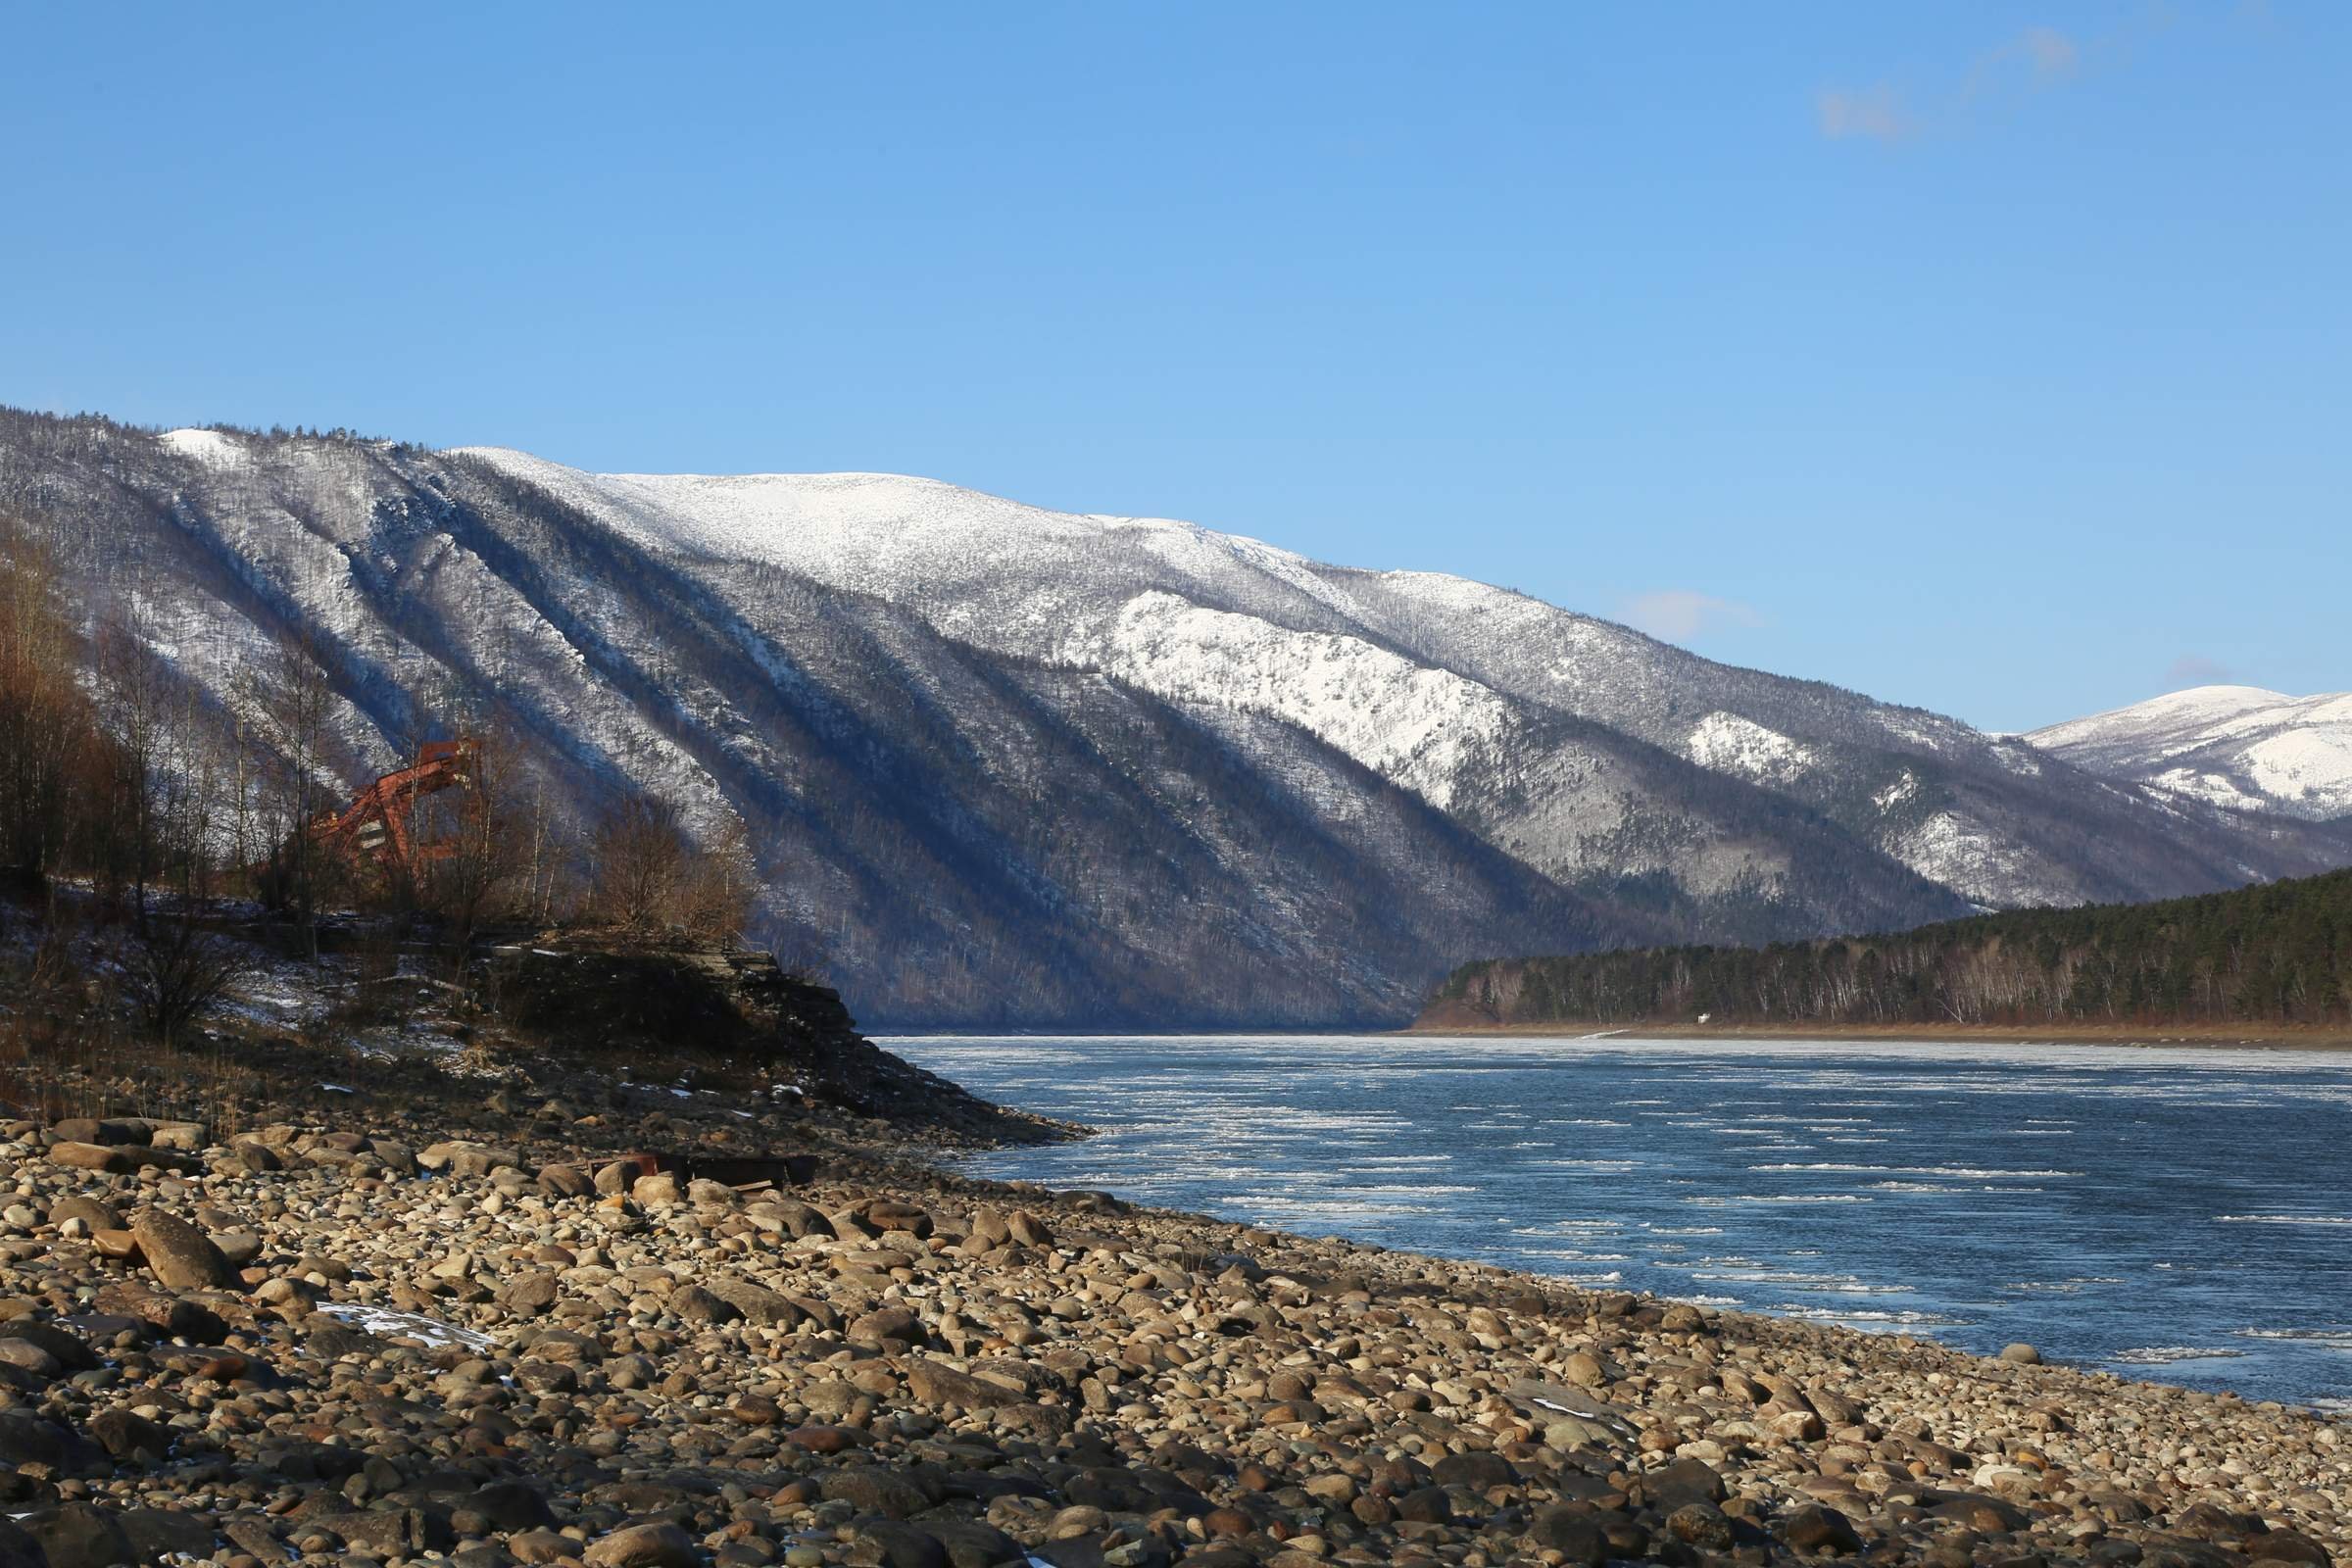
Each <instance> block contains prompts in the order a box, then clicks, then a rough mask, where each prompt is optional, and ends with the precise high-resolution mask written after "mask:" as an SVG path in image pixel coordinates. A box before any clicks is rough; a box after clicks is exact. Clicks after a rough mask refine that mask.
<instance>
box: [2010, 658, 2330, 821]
mask: <svg viewBox="0 0 2352 1568" xmlns="http://www.w3.org/2000/svg"><path fill="white" fill-rule="evenodd" d="M2026 739H2027V740H2028V741H2030V742H2031V743H2033V744H2034V746H2036V747H2038V748H2040V749H2041V750H2042V751H2045V752H2047V753H2049V754H2050V755H2051V756H2053V757H2058V758H2061V759H2063V760H2066V761H2068V762H2070V763H2072V764H2074V765H2075V766H2077V767H2080V768H2082V769H2083V770H2085V771H2087V772H2091V773H2097V774H2100V775H2102V776H2105V777H2108V778H2115V779H2123V780H2129V781H2131V782H2132V783H2136V784H2146V785H2152V786H2154V787H2156V788H2158V789H2161V790H2165V791H2168V792H2170V793H2172V794H2175V795H2180V796H2185V797H2187V798H2189V799H2192V800H2197V801H2203V802H2207V803H2210V804H2212V805H2215V806H2224V807H2233V808H2237V809H2244V810H2254V811H2275V812H2278V813H2279V814H2280V815H2283V816H2288V817H2296V818H2301V819H2304V820H2307V821H2327V820H2329V819H2332V818H2339V817H2344V816H2347V815H2352V692H2335V693H2330V694H2327V695H2324V696H2319V697H2289V696H2286V695H2284V694H2283V693H2280V692H2273V691H2264V690H2263V689H2261V688H2260V687H2256V686H2198V687H2192V688H2191V689H2189V690H2187V691H2180V692H2174V693H2172V694H2171V695H2169V696H2165V697H2156V698H2151V699H2149V700H2148V701H2147V702H2144V703H2135V704H2133V705H2132V706H2131V707H2130V708H2119V709H2116V710H2115V711H2112V712H2106V713H2094V714H2092V715H2090V716H2089V717H2087V718H2077V719H2069V720H2067V721H2066V722H2064V723H2061V724H2052V725H2050V726H2049V727H2047V728H2046V729H2038V730H2035V731H2034V733H2032V734H2031V735H2028V736H2027V737H2026Z"/></svg>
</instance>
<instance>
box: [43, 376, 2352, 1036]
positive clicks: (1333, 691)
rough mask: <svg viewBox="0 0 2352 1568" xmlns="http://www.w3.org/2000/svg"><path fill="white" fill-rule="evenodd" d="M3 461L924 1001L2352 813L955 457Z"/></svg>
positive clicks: (198, 684)
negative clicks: (1112, 508) (2193, 785)
mask: <svg viewBox="0 0 2352 1568" xmlns="http://www.w3.org/2000/svg"><path fill="white" fill-rule="evenodd" d="M845 497H846V498H847V499H846V500H845V499H844V498H845ZM910 498H911V499H910ZM0 507H8V508H10V509H12V510H15V511H18V512H20V513H23V514H25V515H26V516H27V517H28V518H29V519H30V520H32V521H33V522H35V523H36V524H37V525H38V526H40V527H42V528H43V529H45V530H46V531H47V532H48V533H49V535H50V536H51V537H52V538H53V539H55V540H58V541H60V542H61V545H62V553H63V555H64V556H65V557H66V558H67V560H68V562H69V565H70V567H71V570H72V573H73V586H74V591H75V593H76V595H77V596H78V602H80V603H82V604H84V605H86V606H87V607H89V610H90V613H92V614H93V615H96V614H98V613H101V611H102V609H104V607H110V606H111V607H114V610H112V611H108V612H107V613H118V612H119V613H130V614H132V615H133V618H135V619H136V621H137V622H138V624H139V626H140V635H141V636H142V637H143V638H144V639H145V640H146V641H148V642H149V643H150V644H151V645H152V646H155V647H157V648H159V649H161V648H170V649H172V653H173V660H174V667H175V668H176V669H178V670H179V671H180V672H181V673H182V674H183V675H184V677H185V678H186V680H187V681H188V683H189V685H190V687H191V688H192V689H193V690H196V691H198V692H200V693H202V694H204V695H205V697H206V700H208V701H213V702H217V703H225V702H226V701H227V699H228V695H229V693H230V691H231V688H232V687H233V683H234V680H235V679H236V675H237V671H238V670H239V669H240V667H242V666H243V665H245V664H246V663H249V662H251V661H253V660H256V659H261V658H265V657H268V656H269V655H270V652H271V650H272V649H273V648H274V647H275V646H276V645H277V644H278V643H280V642H281V641H282V640H283V639H284V638H285V637H286V636H287V635H288V634H290V633H296V632H301V633H307V634H309V635H311V636H313V637H314V638H315V640H316V641H317V643H318V645H319V648H320V649H321V660H322V662H325V663H327V664H329V665H331V666H332V667H331V670H330V673H331V675H332V678H333V682H334V685H335V689H336V692H337V694H338V703H339V707H338V709H337V735H338V742H339V749H338V757H337V762H336V767H337V771H338V773H339V775H340V776H341V777H342V778H343V779H344V780H345V781H346V782H351V781H356V780H357V779H358V778H360V777H362V776H364V775H366V774H367V773H368V772H370V771H372V770H373V769H374V768H376V767H378V766H380V765H383V764H384V763H386V762H388V761H389V760H391V759H392V758H393V757H395V756H396V755H397V754H398V753H399V750H400V743H402V742H403V741H405V739H406V738H407V737H408V736H410V735H412V734H414V733H416V732H417V730H418V729H419V727H420V726H424V725H429V724H430V723H432V722H434V721H435V720H436V719H438V720H441V721H444V722H446V720H447V717H448V715H449V713H450V712H451V711H454V707H462V706H464V705H465V704H473V705H477V706H487V707H488V708H490V709H493V710H495V711H497V712H498V713H499V714H501V715H502V716H504V717H505V718H507V719H509V720H511V721H512V722H513V723H514V724H515V727H516V728H517V730H518V731H519V732H520V733H521V734H522V735H524V736H525V737H526V739H527V741H528V743H529V745H530V747H531V748H532V749H533V754H534V756H536V757H538V758H539V759H540V760H542V762H543V764H544V767H545V770H546V771H547V772H548V773H549V774H550V775H551V777H553V776H556V775H559V774H560V775H562V783H561V787H562V788H564V789H568V790H570V791H572V792H573V793H574V794H576V795H578V796H580V797H582V798H587V797H591V796H593V795H594V794H596V793H597V792H598V791H602V790H609V789H612V788H616V787H620V786H621V785H623V784H627V785H630V786H634V787H643V788H650V789H655V790H658V791H659V792H661V793H663V794H665V795H668V796H671V797H672V798H674V799H676V800H677V801H678V803H679V805H680V807H681V809H682V811H683V813H684V815H685V817H686V819H687V820H688V821H689V822H690V823H691V824H693V825H695V826H696V827H697V828H698V829H700V830H704V831H718V830H721V829H723V828H726V827H728V826H730V825H734V826H739V827H741V828H742V829H743V830H744V831H745V832H746V833H747V834H748V835H749V836H750V837H751V838H752V839H753V841H754V842H755V843H756V845H757V846H758V848H759V854H760V862H761V873H762V876H763V878H764V880H765V894H764V898H763V918H764V920H765V923H766V924H765V930H766V931H767V932H768V933H769V934H770V935H772V936H774V937H775V938H776V939H777V940H779V941H780V942H782V943H783V944H785V945H787V946H791V947H793V948H795V949H796V950H799V951H805V952H809V953H811V954H814V955H816V956H817V957H818V960H819V961H821V963H822V964H823V966H825V967H826V968H827V969H828V971H829V972H830V973H831V974H832V975H833V977H834V978H835V979H836V980H838V981H839V982H840V983H841V984H842V987H843V989H844V991H845V994H847V995H848V996H849V997H850V999H851V1001H852V1004H853V1005H854V1006H855V1007H856V1008H857V1009H858V1012H859V1013H860V1015H861V1016H864V1017H867V1018H869V1019H872V1020H878V1021H879V1022H881V1023H885V1024H892V1025H899V1026H923V1027H929V1026H962V1025H967V1024H968V1025H973V1026H982V1025H987V1026H1040V1027H1066V1026H1075V1025H1104V1026H1108V1025H1113V1024H1115V1025H1117V1026H1120V1027H1136V1026H1139V1025H1150V1024H1168V1025H1175V1024H1183V1025H1187V1026H1203V1027H1208V1026H1215V1027H1222V1026H1238V1025H1243V1024H1252V1025H1254V1024H1262V1023H1281V1024H1285V1025H1295V1026H1305V1025H1314V1024H1333V1025H1339V1024H1363V1023H1373V1022H1392V1021H1400V1020H1401V1019H1402V1018H1403V1017H1407V1016H1409V1015H1410V1013H1411V1011H1412V1009H1413V1007H1414V1006H1415V1005H1417V1003H1418V1001H1419V998H1420V995H1421V994H1422V992H1423V990H1424V989H1425V988H1426V986H1427V985H1428V984H1430V983H1431V982H1433V981H1434V980H1435V979H1436V978H1437V977H1438V975H1440V974H1442V973H1443V972H1444V971H1445V970H1446V969H1447V968H1448V967H1450V966H1451V965H1452V964H1453V963H1455V962H1458V961H1461V960H1463V959H1466V958H1468V957H1472V956H1477V955H1478V954H1479V953H1481V952H1494V951H1498V950H1506V949H1510V948H1518V949H1520V950H1522V951H1524V950H1525V947H1526V946H1528V945H1529V944H1528V943H1526V942H1525V941H1523V940H1517V939H1525V938H1528V937H1541V938H1542V940H1543V941H1544V943H1545V944H1557V945H1558V946H1561V947H1563V948H1590V947H1594V946H1606V945H1611V944H1615V943H1621V942H1646V941H1657V940H1662V939H1667V938H1676V937H1679V938H1698V939H1704V940H1732V941H1748V940H1764V939H1769V938H1771V937H1775V936H1790V935H1803V934H1814V933H1819V932H1824V931H1829V930H1836V929H1845V928H1850V927H1852V926H1854V925H1855V924H1857V923H1859V924H1884V925H1894V924H1905V923H1915V922H1917V921H1918V920H1922V919H1933V918H1938V917H1943V916H1948V915H1955V914H1959V913H1963V912H1965V911H1966V910H1967V909H1968V908H1970V907H1974V906H1977V905H1981V904H2011V903H2066V902H2080V901H2082V900H2084V899H2093V898H2117V897H2136V896H2155V895H2161V894H2166V893H2175V892H2190V891H2201V890H2203V889H2206V888H2211V887H2219V886H2226V885H2230V884H2232V883H2234V882H2238V881H2244V880H2248V879H2251V878H2258V877H2268V876H2278V875H2286V874H2292V873H2294V872H2297V871H2302V870H2314V869H2321V868H2324V867H2325V866H2327V865H2329V864H2336V863H2342V861H2343V860H2344V859H2347V858H2352V854H2347V851H2346V846H2345V843H2344V841H2343V840H2342V839H2341V838H2339V837H2337V836H2336V835H2335V834H2334V833H2333V831H2332V830H2331V829H2329V828H2328V827H2327V825H2325V824H2308V823H2301V822H2294V821H2283V820H2279V819H2277V818H2274V817H2264V816H2255V815H2250V814H2248V813H2245V812H2238V811H2230V810H2225V809H2219V808H2215V807H2210V806H2206V805H2202V804H2200V803H2196V802H2193V801H2184V800H2181V799H2180V798H2179V797H2177V796H2174V795H2167V794H2165V793H2163V792H2159V791H2151V790H2145V789H2141V788H2138V787H2135V786H2131V785H2129V784H2119V783H2116V782H2114V781H2111V780H2107V779H2102V778H2097V777H2094V776H2092V775H2091V774H2088V773H2085V772H2082V771H2081V770H2080V769H2077V768H2074V767H2072V766H2070V765H2068V764H2066V763H2065V762H2063V761H2060V760H2056V759H2053V758H2050V757H2048V756H2046V755H2045V754H2042V753H2040V752H2037V751H2035V750H2034V748H2032V747H2031V746H2028V745H2026V744H2025V743H2023V742H2021V741H2016V740H2013V739H2003V738H1996V737H1989V736H1985V735H1982V734H1980V733H1979V732H1977V731H1974V730H1972V729H1969V728H1968V727H1967V726H1966V725H1964V724H1961V723H1959V722H1958V721H1957V720H1953V719H1949V718H1945V717H1943V716H1941V715H1936V714H1933V713H1929V712H1926V711H1923V710H1917V709H1906V708H1901V707H1898V706H1896V705H1891V704H1885V703H1879V702H1876V701H1873V700H1871V699H1868V698H1865V697H1862V696H1860V695H1859V694H1853V693H1846V692H1843V691H1841V690H1840V689H1838V688H1836V687H1832V686H1828V685H1826V684H1823V683H1819V682H1806V681H1795V680H1789V679H1787V678H1784V677H1779V676H1774V675H1771V674H1769V673H1767V672H1763V671H1755V670H1742V669H1738V668H1735V667H1733V666H1728V665H1721V664H1716V663H1713V662H1709V661H1705V660H1702V659H1699V658H1698V657H1697V656H1695V655H1691V654H1689V653H1688V652H1687V651H1684V650H1680V649H1675V648H1672V647H1671V646H1670V645H1666V644H1662V643H1658V642H1656V641H1655V640H1653V639H1650V638H1647V637H1644V636H1642V634H1641V633H1639V632H1636V631H1633V630H1632V629H1630V628H1626V627H1621V626H1616V625H1614V624H1612V623H1610V622H1606V621H1602V620H1597V619H1594V618H1593V617H1591V616H1586V615H1581V614H1578V613H1575V612H1573V611H1568V610H1564V609H1561V608H1559V607H1556V606H1551V605H1547V604H1545V603H1544V602H1543V601H1541V600H1536V599H1533V598H1531V597H1529V596H1526V595H1523V594H1518V593H1516V592H1514V591H1512V590H1508V589H1501V588H1495V587H1492V586H1489V585H1485V584H1479V583H1474V582H1471V581H1468V580H1467V579H1461V578H1452V577H1447V576H1445V575H1444V574H1439V573H1428V572H1408V571H1391V572H1382V571H1374V570H1370V569H1367V568H1360V567H1350V566H1336V565H1330V564H1322V563H1316V562H1312V561H1310V560H1308V559H1307V558H1305V557H1303V556H1299V555H1298V554H1296V553H1294V552H1289V551H1285V550H1282V549H1281V548H1280V547H1277V546H1273V545H1269V544H1266V543H1264V542H1263V541H1258V540H1250V539H1245V538H1242V537H1240V536H1231V535H1222V534H1218V533H1216V532H1214V531H1213V530H1210V529H1207V528H1203V527H1201V526H1200V525H1198V524H1192V523H1183V522H1178V521H1175V520H1173V519H1151V518H1143V519H1137V518H1122V517H1116V516H1111V515H1073V514H1059V513H1052V512H1048V511H1046V510H1045V509H1039V508H1031V507H1026V506H1024V505H1023V504H1021V503H1018V502H1014V501H1010V500H1007V499H1005V498H1002V497H991V496H986V495H985V494H984V493H982V492H976V491H970V490H966V489H963V488H962V487H958V486H954V485H950V484H947V483H945V482H943V481H935V480H919V479H914V478H910V477H907V476H900V475H857V474H852V475H821V476H790V475H783V476H779V475H760V476H735V477H727V476H715V477H714V476H694V475H685V476H643V475H640V476H614V475H595V474H587V473H584V472H582V471H580V470H576V469H571V468H566V467H564V466H561V465H555V464H549V463H547V462H545V461H544V460H540V459H536V458H532V457H530V456H529V455H527V454H519V453H515V452H513V451H512V450H511V449H503V448H479V447H474V448H455V449H450V450H448V451H433V450H430V449H426V448H421V447H416V446H412V445H407V444H402V443H395V442H373V441H365V440H361V439H359V438H356V437H349V436H341V435H337V436H316V435H304V434H271V435H262V434H258V433H254V432H244V431H225V430H211V431H204V432H190V431H176V432H166V433H163V434H156V433H152V432H147V431H141V430H137V429H133V428H131V427H127V426H123V425H119V424H114V423H112V422H110V421H106V420H103V419H99V418H95V417H85V418H80V419H61V418H57V417H49V416H38V415H26V414H21V413H9V414H4V415H0ZM1079 802H1083V803H1084V804H1085V809H1077V808H1076V805H1075V803H1079Z"/></svg>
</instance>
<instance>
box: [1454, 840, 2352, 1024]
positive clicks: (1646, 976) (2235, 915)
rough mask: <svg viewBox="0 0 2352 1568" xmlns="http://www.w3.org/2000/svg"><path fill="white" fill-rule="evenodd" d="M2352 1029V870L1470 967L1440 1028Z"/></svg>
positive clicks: (1459, 974)
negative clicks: (2188, 893)
mask: <svg viewBox="0 0 2352 1568" xmlns="http://www.w3.org/2000/svg"><path fill="white" fill-rule="evenodd" d="M1700 1021H1705V1022H1708V1023H1714V1024H1740V1023H1748V1024H1762V1023H1779V1024H1788V1023H1825V1024H1830V1023H1835V1024H1890V1025H1891V1024H1910V1023H1919V1024H2019V1025H2033V1024H2054V1023H2068V1024H2075V1023H2084V1024H2095V1023H2146V1024H2163V1023H2184V1024H2185V1023H2251V1024H2343V1023H2352V872H2346V871H2337V872H2331V873H2329V874H2327V875H2325V876H2314V877H2303V878H2299V879H2296V880H2291V881H2285V882H2274V883H2269V884H2265V885H2262V886H2258V887H2249V888H2241V889H2239V890H2237V891H2235V892H2231V893H2215V894H2207V895H2204V896H2202V897H2198V898H2189V899H2168V900H2165V901H2163V902H2161V903H2156V904H2130V905H2099V906H2089V907H2077V908H2071V909H2024V910H2018V911H2015V912H2012V913H2007V914H1989V915H1982V916H1978V917H1976V918H1973V919H1967V920H1951V921H1946V922H1944V923H1941V924H1938V925H1929V926H1921V927H1919V928H1917V929H1915V930H1911V931H1902V932H1897V933H1894V934H1892V935H1887V936H1859V937H1838V938H1832V939H1829V940H1826V941H1815V942H1793V943H1776V944H1774V945H1773V946H1770V947H1763V948H1734V947H1675V948H1638V949H1627V950H1623V951H1619V952H1614V953H1597V954H1585V955H1577V956H1562V957H1550V958H1510V959H1499V960H1492V961H1486V962H1479V963H1472V964H1465V965H1464V966H1463V967H1461V968H1459V969H1457V970H1455V971H1454V972H1453V973H1452V974H1451V975H1450V976H1448V977H1447V978H1446V983H1445V984H1444V985H1443V986H1442V987H1440V988H1439V991H1438V994H1437V997H1436V999H1435V1000H1434V1001H1433V1002H1432V1004H1431V1005H1430V1007H1429V1008H1428V1009H1427V1011H1425V1012H1424V1014H1423V1022H1424V1024H1426V1025H1430V1026H1434V1027H1457V1026H1470V1025H1478V1024H1486V1025H1523V1024H1524V1025H1541V1024H1547V1023H1558V1024H1575V1025H1584V1024H1599V1025H1619V1024H1630V1023H1697V1022H1700Z"/></svg>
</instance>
